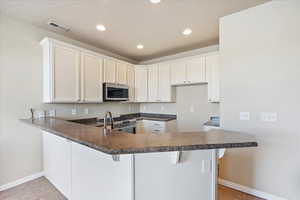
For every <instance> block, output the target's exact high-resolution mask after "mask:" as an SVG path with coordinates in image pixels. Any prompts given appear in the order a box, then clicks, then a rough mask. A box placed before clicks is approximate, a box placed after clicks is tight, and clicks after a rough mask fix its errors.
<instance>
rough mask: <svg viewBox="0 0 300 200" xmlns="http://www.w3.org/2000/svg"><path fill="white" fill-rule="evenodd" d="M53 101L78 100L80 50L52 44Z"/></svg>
mask: <svg viewBox="0 0 300 200" xmlns="http://www.w3.org/2000/svg"><path fill="white" fill-rule="evenodd" d="M52 55H53V58H52V61H53V77H52V84H53V85H52V88H53V91H52V97H53V102H77V101H80V88H79V87H80V86H79V85H80V80H79V79H80V78H79V76H80V75H79V67H80V51H79V50H76V49H73V48H71V47H65V46H62V45H56V44H53V48H52Z"/></svg>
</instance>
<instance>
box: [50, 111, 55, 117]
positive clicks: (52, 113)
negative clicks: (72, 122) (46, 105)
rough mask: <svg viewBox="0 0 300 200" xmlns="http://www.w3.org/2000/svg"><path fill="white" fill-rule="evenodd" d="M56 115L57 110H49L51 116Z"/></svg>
mask: <svg viewBox="0 0 300 200" xmlns="http://www.w3.org/2000/svg"><path fill="white" fill-rule="evenodd" d="M55 116H56V110H54V109H53V110H49V117H55Z"/></svg>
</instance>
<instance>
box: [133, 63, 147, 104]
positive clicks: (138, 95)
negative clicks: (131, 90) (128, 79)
mask: <svg viewBox="0 0 300 200" xmlns="http://www.w3.org/2000/svg"><path fill="white" fill-rule="evenodd" d="M135 99H136V101H137V102H147V101H148V68H147V66H141V65H136V66H135Z"/></svg>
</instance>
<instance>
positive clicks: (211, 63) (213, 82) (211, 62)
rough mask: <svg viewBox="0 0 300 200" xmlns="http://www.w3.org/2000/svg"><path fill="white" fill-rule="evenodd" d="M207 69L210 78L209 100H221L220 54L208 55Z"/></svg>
mask: <svg viewBox="0 0 300 200" xmlns="http://www.w3.org/2000/svg"><path fill="white" fill-rule="evenodd" d="M206 69H207V73H206V74H207V80H208V101H209V102H220V62H219V55H218V54H216V55H210V56H207V57H206Z"/></svg>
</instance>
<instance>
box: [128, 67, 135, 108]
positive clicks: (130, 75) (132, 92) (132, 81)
mask: <svg viewBox="0 0 300 200" xmlns="http://www.w3.org/2000/svg"><path fill="white" fill-rule="evenodd" d="M127 85H128V87H129V94H128V96H129V102H134V101H135V70H134V66H133V65H128V66H127Z"/></svg>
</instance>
